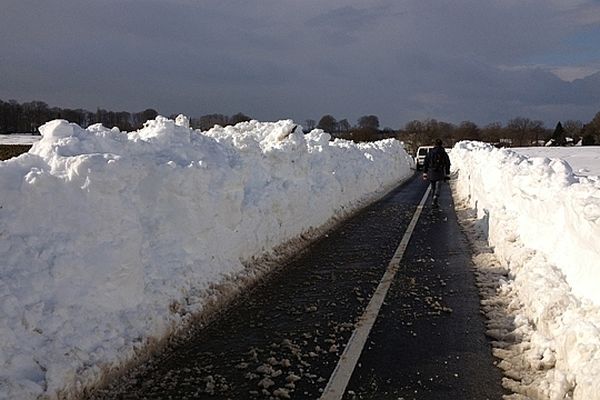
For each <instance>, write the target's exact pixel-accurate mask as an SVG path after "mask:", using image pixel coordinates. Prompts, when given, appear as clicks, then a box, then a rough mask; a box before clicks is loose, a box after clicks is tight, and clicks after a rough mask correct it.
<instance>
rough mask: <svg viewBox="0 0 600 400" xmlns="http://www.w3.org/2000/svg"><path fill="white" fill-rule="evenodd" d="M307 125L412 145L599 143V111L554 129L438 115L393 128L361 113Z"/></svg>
mask: <svg viewBox="0 0 600 400" xmlns="http://www.w3.org/2000/svg"><path fill="white" fill-rule="evenodd" d="M305 128H306V129H307V130H312V129H313V128H319V129H323V130H324V131H326V132H329V133H330V134H331V135H332V136H333V137H334V138H343V139H349V140H354V141H374V140H380V139H382V138H389V137H394V138H397V139H399V140H402V141H403V142H404V143H405V144H406V145H407V147H408V148H409V149H411V150H414V149H416V148H417V147H418V146H423V145H429V144H431V143H433V142H434V140H435V139H437V138H440V139H442V140H443V141H444V145H445V146H447V147H450V146H453V145H454V143H456V142H458V141H461V140H480V141H484V142H489V143H493V144H495V145H496V146H498V147H518V146H539V145H544V144H546V143H548V142H549V141H551V142H550V143H551V144H552V145H554V146H565V145H570V144H577V143H579V142H581V144H583V145H594V144H596V145H600V112H598V113H597V114H596V116H595V117H594V118H593V119H592V120H591V121H590V122H588V123H586V124H584V123H583V122H582V121H579V120H568V121H565V122H564V123H561V122H560V121H559V122H558V123H557V125H556V127H555V128H554V130H552V129H549V128H547V127H546V126H545V125H544V122H543V121H539V120H531V119H529V118H525V117H516V118H513V119H511V120H509V121H508V123H507V124H506V125H503V124H502V123H501V122H493V123H490V124H487V125H485V126H482V127H480V126H478V125H477V124H476V123H474V122H471V121H463V122H461V123H460V124H458V125H456V124H452V123H449V122H444V121H438V120H436V119H425V120H413V121H410V122H408V123H407V124H406V125H404V127H402V128H400V129H397V130H393V129H390V128H384V129H379V118H378V117H377V116H375V115H366V116H363V117H360V118H359V119H358V121H357V124H356V125H354V126H353V125H351V124H350V123H349V122H348V120H346V119H342V120H341V121H337V120H336V119H335V117H333V116H332V115H330V114H326V115H324V116H323V117H321V119H320V120H319V122H316V121H314V120H310V119H309V120H306V121H305Z"/></svg>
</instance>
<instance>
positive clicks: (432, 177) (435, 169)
mask: <svg viewBox="0 0 600 400" xmlns="http://www.w3.org/2000/svg"><path fill="white" fill-rule="evenodd" d="M449 175H450V157H448V153H446V150H445V149H444V147H443V146H442V141H441V140H440V139H436V141H435V146H434V147H433V148H432V149H431V150H429V152H428V153H427V156H426V157H425V163H424V164H423V179H429V182H431V193H432V194H433V205H434V206H437V205H438V197H439V191H440V186H439V182H440V181H442V180H447V179H448V177H449Z"/></svg>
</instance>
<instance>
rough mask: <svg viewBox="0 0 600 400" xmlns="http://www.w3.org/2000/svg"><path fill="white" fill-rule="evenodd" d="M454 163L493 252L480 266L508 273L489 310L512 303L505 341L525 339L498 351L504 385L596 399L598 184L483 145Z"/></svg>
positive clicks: (461, 150)
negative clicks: (497, 266)
mask: <svg viewBox="0 0 600 400" xmlns="http://www.w3.org/2000/svg"><path fill="white" fill-rule="evenodd" d="M580 149H585V148H580ZM585 150H586V151H589V149H585ZM518 151H519V153H522V152H525V153H529V150H525V149H524V150H521V149H519V150H518ZM533 151H538V150H533ZM576 151H577V149H570V150H568V152H567V153H566V154H570V155H573V154H575V152H576ZM537 154H538V155H539V154H540V153H537ZM557 154H560V152H559V153H554V155H557ZM450 156H451V158H452V165H453V167H454V168H455V170H458V174H457V175H458V178H457V182H456V194H457V195H458V197H459V198H460V199H461V200H463V201H464V202H465V203H467V204H468V205H469V206H470V207H471V208H473V209H474V210H475V211H476V214H477V218H478V221H475V222H473V224H475V225H478V226H479V228H483V229H484V232H483V235H484V237H485V238H486V239H487V242H488V244H489V245H490V247H491V248H492V249H493V253H492V252H491V251H489V250H488V251H483V252H482V254H479V255H478V256H477V258H476V260H475V262H476V264H478V265H479V267H480V268H482V266H483V268H486V267H487V268H489V266H490V265H492V266H493V265H494V264H498V263H500V264H501V265H503V266H504V267H506V268H507V270H508V274H507V275H508V278H506V280H505V279H504V278H501V279H500V280H499V281H498V282H497V284H498V286H499V289H498V291H497V296H498V298H496V299H495V300H492V301H491V302H490V301H488V302H486V303H484V304H488V305H489V304H502V303H504V304H506V307H507V311H508V312H509V313H510V314H511V315H513V318H514V324H515V329H514V331H512V332H505V333H507V334H509V335H511V336H513V337H518V338H522V340H523V344H522V345H515V346H514V347H512V348H508V351H505V350H501V351H500V352H499V353H498V354H500V355H501V357H502V358H504V359H505V360H504V361H503V364H504V365H503V366H502V368H504V369H505V370H507V371H509V373H508V375H509V377H510V378H511V379H508V380H505V383H506V382H508V384H509V387H510V388H511V389H512V390H516V391H517V392H519V393H523V394H527V395H531V394H534V395H535V396H537V397H540V398H553V399H554V398H557V399H558V398H566V397H569V398H573V399H574V400H587V399H595V398H598V393H600V383H599V381H598V376H600V292H599V291H598V282H600V264H599V263H598V260H600V242H599V241H598V238H599V237H600V179H599V178H598V176H592V175H590V176H587V177H582V176H576V175H575V174H574V173H573V171H572V168H571V166H570V165H569V163H568V162H566V161H565V160H563V159H550V158H547V157H527V156H524V155H521V154H518V153H516V152H513V151H510V150H505V149H503V150H499V149H495V148H493V147H491V146H489V145H486V144H483V143H477V142H461V143H458V144H457V145H456V146H455V147H454V149H453V150H452V152H451V153H450ZM566 158H577V155H574V156H573V157H566ZM588 159H590V158H588ZM593 159H594V160H597V158H593ZM585 168H586V169H587V170H589V171H592V170H597V168H598V165H596V164H595V163H594V162H592V163H591V164H588V165H587V166H585ZM486 264H487V266H486ZM515 371H516V372H515ZM515 377H522V378H523V379H522V380H521V381H519V382H517V381H514V380H513V379H514V378H515Z"/></svg>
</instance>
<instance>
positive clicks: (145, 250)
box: [0, 116, 414, 399]
mask: <svg viewBox="0 0 600 400" xmlns="http://www.w3.org/2000/svg"><path fill="white" fill-rule="evenodd" d="M40 132H41V134H42V138H41V140H39V141H37V142H36V143H35V144H34V145H33V147H32V149H31V150H30V151H29V152H28V153H26V154H23V155H21V156H19V157H17V158H13V159H11V160H8V161H4V162H0V187H2V191H0V232H1V235H2V241H1V242H0V255H1V257H2V261H1V265H2V267H1V269H0V398H2V399H28V398H30V399H33V398H36V397H37V396H39V395H46V396H49V397H54V396H57V393H60V394H61V395H65V394H66V395H69V394H72V393H75V392H77V391H78V390H80V389H81V388H82V387H83V386H86V385H90V384H93V383H95V382H97V380H98V379H100V377H101V376H102V375H103V373H105V372H106V371H107V370H108V369H109V368H110V366H114V365H118V364H119V363H122V362H125V361H127V360H129V359H131V358H132V357H134V355H135V354H136V352H139V351H140V349H142V348H144V346H146V345H148V344H150V343H152V342H153V341H154V340H156V339H158V338H162V337H164V336H166V335H168V334H169V333H170V332H172V331H173V330H174V329H175V328H176V327H178V326H181V325H182V324H184V323H185V322H186V320H187V319H188V318H189V316H190V315H191V314H192V313H197V312H200V311H202V309H203V306H205V304H206V302H207V301H208V298H209V297H210V296H211V295H212V294H211V293H213V292H211V290H210V288H211V285H214V284H218V283H220V282H223V281H227V280H229V281H233V282H236V277H239V276H242V275H243V274H244V273H245V271H246V273H247V270H248V268H249V267H248V265H249V264H250V263H251V261H252V260H253V259H255V258H256V257H259V256H263V255H265V254H267V255H268V254H269V253H270V252H272V251H274V249H276V248H277V247H278V246H281V245H283V244H285V243H286V242H288V241H291V240H293V239H295V238H298V237H299V236H300V235H302V234H303V233H305V232H307V231H311V230H315V229H318V228H319V227H321V226H324V225H325V224H326V223H327V222H328V221H332V220H334V219H335V218H339V217H342V216H344V215H347V214H348V213H349V212H352V211H353V210H356V209H357V208H358V207H361V206H363V205H365V204H366V203H367V202H370V201H373V200H374V199H375V198H377V197H378V196H381V195H383V194H385V192H386V191H388V190H389V189H391V188H392V187H394V186H395V185H397V184H398V183H399V182H400V181H402V180H403V179H406V178H407V177H408V176H410V175H411V174H412V170H411V168H413V167H414V163H413V161H412V159H411V157H410V156H409V155H408V154H407V153H406V152H405V151H404V149H403V147H402V145H401V143H400V142H398V141H396V140H391V139H390V140H382V141H379V142H375V143H362V144H355V143H352V142H348V141H342V140H335V141H330V136H329V135H328V134H327V133H324V132H323V131H320V130H313V131H312V132H310V133H308V134H306V135H304V134H303V133H302V129H301V127H299V126H296V125H295V124H294V123H293V122H292V121H289V120H287V121H279V122H271V123H260V122H257V121H251V122H244V123H240V124H238V125H235V126H230V127H225V128H223V127H219V126H215V127H214V128H213V129H211V130H209V131H207V132H200V131H197V130H192V129H190V128H189V121H188V120H187V118H185V117H184V116H179V117H178V118H177V119H176V121H173V120H169V119H166V118H163V117H157V118H156V119H155V120H151V121H148V122H147V123H146V124H145V126H144V127H143V128H142V129H140V130H139V131H135V132H120V131H119V130H118V129H117V128H113V129H107V128H105V127H103V126H101V125H99V124H98V125H92V126H90V127H89V128H87V129H82V128H80V127H79V126H77V125H75V124H70V123H68V122H66V121H64V120H55V121H51V122H48V123H46V124H45V125H43V126H42V127H40Z"/></svg>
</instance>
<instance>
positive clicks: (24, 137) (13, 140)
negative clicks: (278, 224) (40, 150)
mask: <svg viewBox="0 0 600 400" xmlns="http://www.w3.org/2000/svg"><path fill="white" fill-rule="evenodd" d="M40 139H41V137H40V136H38V135H28V134H25V133H13V134H11V135H0V144H20V145H30V144H34V143H35V142H37V141H39V140H40Z"/></svg>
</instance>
